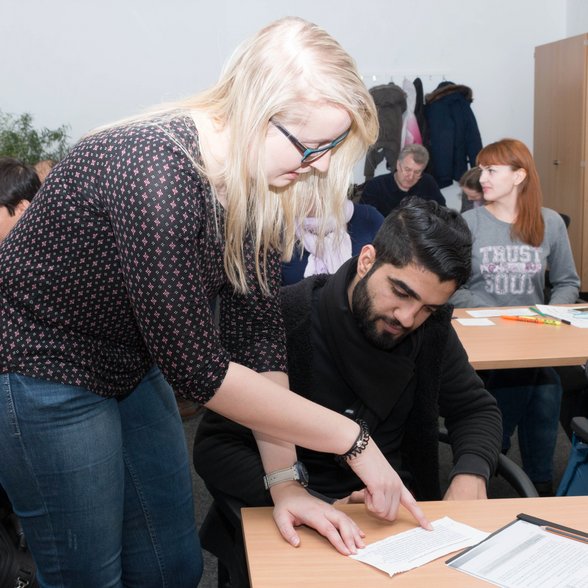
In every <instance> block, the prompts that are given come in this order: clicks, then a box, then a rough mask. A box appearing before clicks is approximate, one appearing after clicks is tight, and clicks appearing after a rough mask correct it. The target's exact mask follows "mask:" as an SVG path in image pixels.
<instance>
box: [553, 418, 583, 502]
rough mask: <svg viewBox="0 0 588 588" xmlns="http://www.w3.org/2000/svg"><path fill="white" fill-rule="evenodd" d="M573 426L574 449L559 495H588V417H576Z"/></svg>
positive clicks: (571, 451) (560, 485)
mask: <svg viewBox="0 0 588 588" xmlns="http://www.w3.org/2000/svg"><path fill="white" fill-rule="evenodd" d="M571 428H572V432H573V434H572V449H571V450H570V457H569V458H568V465H567V467H566V470H565V472H564V474H563V476H562V479H561V482H560V484H559V488H558V489H557V496H588V418H586V417H583V416H582V417H574V418H573V419H572V422H571Z"/></svg>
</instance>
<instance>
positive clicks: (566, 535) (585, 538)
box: [541, 525, 588, 543]
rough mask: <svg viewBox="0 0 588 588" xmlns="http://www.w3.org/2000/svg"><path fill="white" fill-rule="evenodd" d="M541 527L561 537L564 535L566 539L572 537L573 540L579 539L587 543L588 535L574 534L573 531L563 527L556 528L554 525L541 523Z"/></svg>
mask: <svg viewBox="0 0 588 588" xmlns="http://www.w3.org/2000/svg"><path fill="white" fill-rule="evenodd" d="M541 529H543V530H544V531H547V532H548V533H553V534H554V535H560V536H561V537H566V538H568V539H574V540H575V541H581V542H582V543H588V537H583V536H582V535H576V534H575V533H570V532H569V531H564V530H563V529H557V528H555V527H548V526H547V525H541Z"/></svg>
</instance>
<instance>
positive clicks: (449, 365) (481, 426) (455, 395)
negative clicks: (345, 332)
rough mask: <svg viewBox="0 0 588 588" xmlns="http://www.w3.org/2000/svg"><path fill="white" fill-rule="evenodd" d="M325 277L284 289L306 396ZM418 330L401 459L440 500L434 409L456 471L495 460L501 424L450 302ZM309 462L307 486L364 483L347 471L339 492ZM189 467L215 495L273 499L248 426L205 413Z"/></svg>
mask: <svg viewBox="0 0 588 588" xmlns="http://www.w3.org/2000/svg"><path fill="white" fill-rule="evenodd" d="M348 263H349V262H348ZM346 265H347V264H345V266H346ZM345 266H344V267H343V268H341V270H339V271H342V270H343V269H344V268H345ZM335 275H336V274H335ZM331 278H332V277H331ZM328 279H330V277H329V276H314V277H311V278H307V279H306V280H303V281H302V282H299V283H298V284H295V285H293V286H289V287H287V288H283V289H282V307H283V310H284V319H285V324H286V333H287V347H288V368H289V377H290V387H291V388H292V389H293V390H295V391H297V392H298V393H300V394H302V395H304V396H310V395H311V394H309V392H310V391H312V390H313V385H314V384H313V353H312V348H311V330H310V324H311V319H310V317H311V305H312V300H313V292H314V290H315V289H321V288H322V287H323V286H324V284H325V283H326V281H327V280H328ZM421 329H422V341H423V344H422V345H421V348H420V349H421V350H420V353H419V356H418V359H417V374H418V384H417V393H416V394H415V399H414V404H413V409H412V411H411V413H410V417H409V419H408V422H407V423H406V426H405V433H404V439H403V443H402V466H403V469H405V470H407V471H408V472H410V474H411V476H412V483H411V489H412V490H413V492H414V494H415V496H416V497H417V498H418V499H422V500H437V499H439V498H440V497H441V493H440V484H439V465H438V439H437V432H438V418H439V415H441V416H444V417H445V425H446V427H447V428H448V430H449V434H450V440H451V444H452V449H453V454H454V462H455V463H456V464H457V466H456V468H454V473H479V474H481V475H485V476H486V477H488V476H489V475H490V473H492V472H493V471H494V469H495V467H496V463H497V460H498V453H499V450H500V442H501V435H502V427H501V419H500V413H499V411H498V409H497V407H496V403H495V401H494V399H493V398H492V396H491V395H490V394H489V393H488V392H487V391H486V390H484V388H483V385H482V383H481V380H480V379H479V378H478V376H477V375H476V373H475V371H474V370H473V368H472V367H471V366H470V364H469V363H468V360H467V355H466V353H465V351H464V349H463V347H462V345H461V343H460V342H459V339H458V338H457V335H456V333H455V331H454V329H453V327H452V326H451V308H450V307H449V306H447V307H445V308H443V309H442V310H441V311H439V312H437V313H435V314H434V315H432V316H431V317H430V318H429V319H427V321H426V322H425V323H424V324H423V325H422V326H421V327H420V328H419V330H421ZM366 345H367V343H366ZM268 401H271V399H268ZM370 424H371V433H372V436H373V438H374V440H375V441H376V442H377V443H378V445H379V446H380V447H382V446H384V445H385V440H378V423H377V422H376V423H374V422H372V423H370ZM303 451H304V452H308V450H303ZM313 453H314V452H313ZM315 455H316V454H315ZM318 455H324V456H325V457H324V462H323V463H324V464H325V468H324V471H328V470H329V469H330V468H331V464H332V461H333V460H332V456H327V455H326V454H318ZM386 457H387V458H388V459H391V458H392V456H386ZM313 463H314V464H315V469H314V471H310V472H309V474H310V487H311V488H312V489H314V490H318V491H319V492H320V493H322V494H326V495H328V496H331V497H341V496H344V495H345V494H347V493H349V491H350V490H352V489H356V490H358V489H360V488H361V487H362V483H361V481H360V480H359V479H358V478H357V477H356V476H355V474H354V473H353V472H352V471H351V470H348V472H347V474H346V475H347V479H346V480H344V481H343V482H342V481H341V479H339V480H338V482H337V484H342V485H344V486H345V488H344V491H342V489H341V487H335V486H334V484H333V478H332V476H330V475H328V474H327V475H325V474H324V473H323V470H322V469H320V468H318V467H316V464H317V463H320V460H318V462H317V460H316V459H315V460H313ZM194 466H195V468H196V471H197V472H198V474H199V475H200V476H201V477H202V478H203V480H204V481H205V483H206V484H207V486H208V488H209V489H210V491H211V493H212V494H213V495H214V494H215V492H216V491H217V490H218V491H220V492H222V493H224V494H229V495H231V496H235V497H238V498H240V499H241V500H243V501H244V502H245V503H246V504H248V505H251V506H258V505H264V504H271V499H270V495H269V493H268V492H266V491H265V490H264V488H263V482H262V477H263V474H264V472H263V468H262V465H261V460H260V458H259V454H258V452H257V447H256V444H255V440H254V438H253V435H252V434H251V433H250V431H249V430H248V429H246V428H245V427H242V426H240V425H238V424H236V423H233V422H231V421H229V420H227V419H225V418H224V417H221V416H219V415H216V414H214V413H212V412H207V413H206V414H205V415H204V417H203V419H202V421H201V423H200V425H199V428H198V431H197V434H196V439H195V443H194Z"/></svg>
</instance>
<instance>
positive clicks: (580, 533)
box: [445, 512, 588, 564]
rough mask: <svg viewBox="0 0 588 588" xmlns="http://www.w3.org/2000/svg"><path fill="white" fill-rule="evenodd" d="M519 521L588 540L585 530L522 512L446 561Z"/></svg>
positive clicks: (456, 557) (448, 561)
mask: <svg viewBox="0 0 588 588" xmlns="http://www.w3.org/2000/svg"><path fill="white" fill-rule="evenodd" d="M517 521H525V522H526V523H531V524H532V525H537V526H538V527H550V528H552V529H558V530H560V531H563V532H564V533H569V534H570V535H576V536H577V537H583V538H585V539H586V542H588V533H585V532H584V531H580V530H578V529H572V528H571V527H566V526H564V525H560V524H559V523H554V522H552V521H546V520H545V519H540V518H538V517H534V516H533V515H528V514H525V513H524V512H521V513H519V514H518V515H517V518H516V519H515V520H514V521H511V522H510V523H508V524H506V525H504V526H503V527H500V529H497V530H496V531H494V533H491V534H490V535H488V537H486V539H483V540H482V541H480V543H477V544H476V545H472V546H471V547H466V548H465V549H464V550H462V551H460V552H459V553H458V554H456V555H454V556H453V557H451V558H449V559H448V560H447V561H446V562H445V563H446V564H450V563H451V562H453V561H454V560H456V559H458V558H460V557H462V556H463V555H464V554H466V553H467V552H468V551H470V550H472V549H475V548H476V547H478V545H481V544H482V543H484V542H485V541H488V540H489V539H491V538H492V537H494V536H495V535H498V534H499V533H501V532H502V531H504V529H507V528H508V527H510V526H511V525H514V524H515V523H516V522H517Z"/></svg>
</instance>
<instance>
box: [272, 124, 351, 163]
mask: <svg viewBox="0 0 588 588" xmlns="http://www.w3.org/2000/svg"><path fill="white" fill-rule="evenodd" d="M271 123H272V124H273V125H274V126H275V127H276V129H278V131H280V132H281V133H283V134H284V135H285V136H286V138H287V139H288V140H289V141H290V143H292V145H294V147H296V149H298V151H300V153H301V155H302V160H301V161H300V163H312V162H313V161H316V160H317V159H318V158H319V157H322V156H323V154H324V153H326V152H327V151H330V150H331V149H333V147H337V145H339V143H341V142H342V141H343V140H344V139H345V137H347V135H349V131H350V129H347V130H346V131H345V132H344V133H343V134H342V135H341V136H340V137H337V138H336V139H335V140H334V141H331V143H329V144H328V145H323V146H322V147H317V148H316V149H311V148H310V147H307V146H306V145H303V144H302V143H301V142H300V141H299V140H298V139H297V138H296V137H295V136H294V135H293V134H292V133H289V132H288V131H287V130H286V129H285V128H284V127H283V126H282V125H280V124H278V123H277V122H275V121H273V120H272V121H271Z"/></svg>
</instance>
